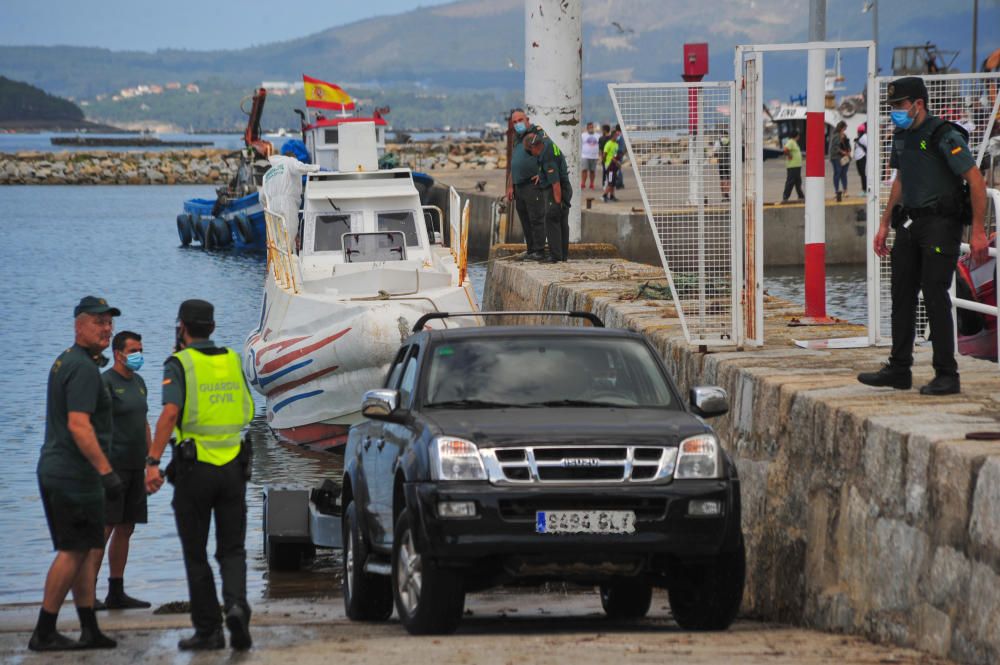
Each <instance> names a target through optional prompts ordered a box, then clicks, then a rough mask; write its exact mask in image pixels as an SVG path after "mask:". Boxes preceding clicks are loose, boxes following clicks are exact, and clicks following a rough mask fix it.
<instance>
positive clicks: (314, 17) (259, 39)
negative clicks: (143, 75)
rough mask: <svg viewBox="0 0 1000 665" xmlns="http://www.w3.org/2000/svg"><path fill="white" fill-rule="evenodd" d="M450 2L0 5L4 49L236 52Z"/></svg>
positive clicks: (214, 0) (139, 0)
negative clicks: (50, 48)
mask: <svg viewBox="0 0 1000 665" xmlns="http://www.w3.org/2000/svg"><path fill="white" fill-rule="evenodd" d="M450 1H451V0H368V1H363V2H358V1H357V0H318V1H315V2H309V3H293V2H280V1H278V0H207V1H206V0H168V1H167V2H163V1H162V0H152V1H151V0H85V1H83V2H81V0H0V45H4V46H56V45H59V46H98V47H102V48H109V49H111V50H114V51H122V50H137V51H155V50H157V49H162V48H177V49H190V50H198V51H210V50H216V49H236V48H244V47H247V46H253V45H255V44H265V43H270V42H276V41H284V40H288V39H294V38H297V37H304V36H305V35H308V34H312V33H315V32H319V31H321V30H325V29H326V28H330V27H333V26H335V25H344V24H346V23H353V22H355V21H360V20H362V19H366V18H371V17H373V16H382V15H387V14H398V13H401V12H405V11H409V10H411V9H416V8H417V7H429V6H432V5H440V4H444V3H445V2H450ZM305 17H308V18H307V20H305V21H304V20H303V19H304V18H305ZM223 26H225V27H223Z"/></svg>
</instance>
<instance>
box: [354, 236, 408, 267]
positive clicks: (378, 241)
mask: <svg viewBox="0 0 1000 665" xmlns="http://www.w3.org/2000/svg"><path fill="white" fill-rule="evenodd" d="M344 260H345V261H347V262H348V263H363V262H366V261H405V260H406V245H405V240H404V238H403V234H402V233H399V232H398V231H395V232H389V233H347V234H345V235H344Z"/></svg>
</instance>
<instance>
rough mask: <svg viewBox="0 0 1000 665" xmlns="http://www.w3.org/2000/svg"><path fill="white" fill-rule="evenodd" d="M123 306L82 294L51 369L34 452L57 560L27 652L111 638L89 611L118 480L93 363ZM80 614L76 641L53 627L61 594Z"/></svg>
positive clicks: (103, 391) (102, 643)
mask: <svg viewBox="0 0 1000 665" xmlns="http://www.w3.org/2000/svg"><path fill="white" fill-rule="evenodd" d="M120 314H121V312H120V311H119V310H118V309H117V308H116V307H111V306H110V305H108V303H107V301H106V300H104V298H97V297H95V296H86V297H85V298H83V299H82V300H80V303H79V304H78V305H77V306H76V308H75V309H74V310H73V316H74V317H75V342H74V344H73V346H71V347H69V348H68V349H66V350H65V351H63V352H62V353H61V354H60V355H59V357H58V358H56V361H55V362H54V363H53V364H52V369H50V370H49V384H48V397H47V399H46V404H45V412H46V415H45V443H44V444H43V445H42V451H41V454H40V455H39V457H38V485H39V489H40V490H41V494H42V506H43V507H44V509H45V517H46V519H47V520H48V523H49V532H50V533H51V535H52V545H53V547H54V548H55V550H56V558H55V560H54V561H53V562H52V565H51V566H50V567H49V572H48V575H47V576H46V578H45V592H44V596H43V598H42V609H41V610H40V611H39V613H38V623H37V624H36V625H35V630H34V631H33V632H32V633H31V639H30V641H29V642H28V648H29V649H31V650H32V651H67V650H75V649H108V648H112V647H115V646H117V642H115V640H113V639H111V638H110V637H108V636H107V635H105V634H104V633H102V632H101V629H100V628H99V627H98V625H97V616H96V615H95V614H94V600H95V598H94V586H95V584H96V581H97V569H98V567H99V566H100V564H101V553H102V550H103V549H104V501H105V496H107V498H108V499H111V500H114V499H115V498H116V497H117V496H118V495H119V494H120V493H121V487H122V482H121V480H120V479H119V478H118V474H116V473H115V472H114V470H113V469H112V468H111V463H110V462H108V458H107V450H108V447H109V446H110V444H111V428H112V423H111V395H110V394H108V389H107V388H106V387H105V385H104V383H103V382H102V381H101V372H100V370H99V369H98V367H99V366H102V365H104V364H106V363H107V362H108V359H107V357H106V356H104V355H102V353H101V352H102V351H104V349H106V348H108V344H109V343H110V342H111V330H112V327H113V326H112V317H115V316H119V315H120ZM70 589H72V590H73V602H74V604H75V605H76V612H77V615H78V616H79V617H80V629H81V631H80V639H79V640H73V639H71V638H69V637H66V636H65V635H63V634H62V633H59V632H58V631H56V619H57V618H58V616H59V609H60V608H61V607H62V604H63V601H65V600H66V594H68V593H69V591H70Z"/></svg>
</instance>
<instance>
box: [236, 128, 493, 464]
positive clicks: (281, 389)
mask: <svg viewBox="0 0 1000 665" xmlns="http://www.w3.org/2000/svg"><path fill="white" fill-rule="evenodd" d="M379 128H380V125H379V124H378V123H376V122H374V121H370V120H369V121H364V120H360V121H352V122H338V123H336V133H335V134H334V133H331V132H330V127H329V126H328V125H324V124H315V125H312V126H310V127H309V128H307V131H306V136H307V144H309V145H311V146H313V150H315V152H314V153H313V154H315V155H316V157H317V161H318V162H319V163H320V164H321V165H326V166H327V168H331V167H332V169H331V170H329V171H320V172H315V173H310V174H308V175H307V179H306V183H305V191H304V196H303V209H302V211H301V219H298V220H295V219H291V220H289V219H284V218H283V217H282V216H281V215H280V214H278V213H277V212H275V211H273V210H269V209H267V208H265V210H264V214H265V219H266V229H267V258H268V269H267V274H266V278H265V286H264V296H263V302H262V304H261V314H260V320H259V323H258V325H257V327H256V328H255V329H254V330H253V331H251V332H250V334H249V336H248V337H247V339H246V342H245V344H244V349H243V368H244V372H245V374H246V376H247V379H248V381H249V382H250V384H251V385H253V386H254V388H256V389H257V390H258V391H259V392H261V393H262V394H263V395H264V396H265V398H266V401H267V421H268V423H269V425H270V426H271V429H272V430H273V431H274V432H275V434H276V435H277V437H278V438H279V440H280V441H282V442H285V443H290V444H295V445H298V446H302V447H304V448H306V449H308V450H320V451H324V450H330V449H333V448H337V447H338V446H340V445H342V444H343V443H345V441H346V437H347V430H348V429H349V427H350V426H351V425H352V424H353V423H355V422H358V421H359V420H360V419H361V415H360V405H361V397H362V395H363V393H364V392H365V391H366V390H370V389H371V388H372V387H374V386H379V385H382V382H383V380H384V378H385V373H386V371H387V369H388V366H389V363H390V362H391V361H392V360H393V358H394V357H395V354H396V353H397V351H398V349H399V346H400V342H401V341H402V340H403V339H405V338H406V337H407V336H408V335H409V334H410V329H411V328H412V327H413V324H414V322H416V320H417V319H419V318H420V317H421V316H422V315H423V314H425V313H428V312H433V311H449V310H450V311H470V310H477V304H476V300H475V295H474V291H473V289H472V285H471V283H470V281H469V278H468V275H467V273H466V264H465V261H466V258H465V257H466V256H467V254H466V251H465V248H464V238H465V237H467V225H468V222H467V219H468V215H467V208H466V214H465V215H459V212H458V210H457V201H458V197H457V195H456V194H454V193H453V195H452V197H451V200H452V204H453V205H452V206H451V208H452V209H451V210H450V213H451V214H450V215H449V222H448V225H447V228H442V227H444V226H445V221H444V219H443V217H444V215H443V213H442V212H441V211H440V210H439V209H437V208H434V207H433V206H424V205H422V204H421V200H420V192H419V190H418V188H417V186H416V184H415V182H414V174H413V173H412V172H411V171H410V170H409V169H407V168H393V169H381V170H380V169H379V168H378V151H377V146H378V145H379V143H380V141H379V139H380V138H381V137H380V136H379ZM460 219H464V220H465V222H464V223H465V229H466V230H465V231H464V233H463V231H462V229H461V222H460V221H459V220H460ZM442 231H443V233H442ZM442 236H443V237H444V238H445V241H449V240H450V242H449V244H450V245H451V246H450V247H446V246H444V245H443V244H442V241H441V238H442ZM295 239H297V241H296V240H295ZM478 324H479V321H478V317H472V318H457V319H453V320H450V321H448V322H447V323H445V322H444V321H441V322H435V323H434V325H441V326H448V327H452V326H459V325H478Z"/></svg>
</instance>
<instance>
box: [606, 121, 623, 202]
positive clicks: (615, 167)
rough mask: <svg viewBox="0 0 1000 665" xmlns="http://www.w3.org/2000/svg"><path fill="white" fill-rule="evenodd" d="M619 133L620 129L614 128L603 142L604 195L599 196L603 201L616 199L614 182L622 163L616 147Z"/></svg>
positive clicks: (616, 179)
mask: <svg viewBox="0 0 1000 665" xmlns="http://www.w3.org/2000/svg"><path fill="white" fill-rule="evenodd" d="M620 134H621V130H619V129H617V128H616V129H615V131H614V133H612V134H611V136H610V137H609V138H608V140H607V142H606V143H605V144H604V152H603V157H604V195H603V196H602V197H601V198H602V199H603V200H604V202H605V203H607V202H608V201H617V200H618V199H616V198H615V183H616V182H617V181H618V171H619V170H620V169H621V164H622V160H621V154H620V153H619V147H618V137H619V135H620Z"/></svg>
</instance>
